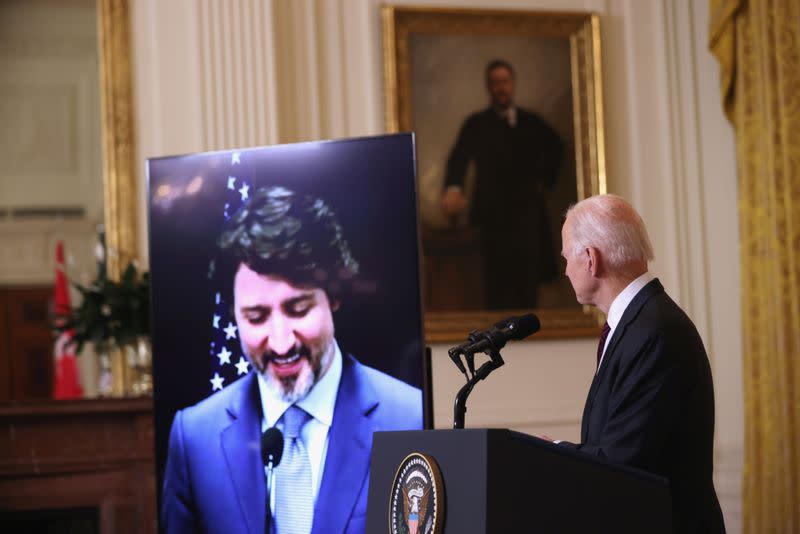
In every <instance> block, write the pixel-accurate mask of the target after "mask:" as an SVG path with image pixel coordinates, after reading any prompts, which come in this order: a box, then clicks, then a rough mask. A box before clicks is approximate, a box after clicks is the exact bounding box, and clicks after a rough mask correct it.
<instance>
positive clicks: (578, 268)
mask: <svg viewBox="0 0 800 534" xmlns="http://www.w3.org/2000/svg"><path fill="white" fill-rule="evenodd" d="M561 244H562V246H561V256H562V257H563V258H564V259H565V260H566V264H567V265H566V267H565V269H564V274H565V275H567V278H569V281H570V283H571V284H572V289H574V290H575V298H576V299H577V301H578V302H579V303H580V304H592V295H593V294H594V287H595V281H594V280H593V279H592V276H591V272H590V271H589V255H588V252H587V251H585V250H584V251H581V253H580V254H577V255H576V254H575V249H574V241H573V239H572V224H571V221H570V219H569V217H567V220H566V221H564V226H563V227H561Z"/></svg>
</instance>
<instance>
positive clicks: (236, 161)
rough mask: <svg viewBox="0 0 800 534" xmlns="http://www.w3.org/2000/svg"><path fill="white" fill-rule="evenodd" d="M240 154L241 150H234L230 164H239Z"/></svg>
mask: <svg viewBox="0 0 800 534" xmlns="http://www.w3.org/2000/svg"><path fill="white" fill-rule="evenodd" d="M241 155H242V153H241V152H234V153H233V154H231V165H239V164H240V163H241V160H240V159H239V156H241Z"/></svg>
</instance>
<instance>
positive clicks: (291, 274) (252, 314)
mask: <svg viewBox="0 0 800 534" xmlns="http://www.w3.org/2000/svg"><path fill="white" fill-rule="evenodd" d="M218 245H219V248H220V255H219V258H218V260H217V261H215V264H214V269H215V271H216V272H215V275H216V276H218V277H220V279H221V280H223V283H227V284H228V287H227V288H226V289H224V293H226V294H229V295H232V302H233V314H234V316H235V318H236V326H237V331H238V336H239V340H240V343H241V347H242V351H243V352H244V354H245V355H246V356H247V358H248V360H249V362H250V364H251V365H252V367H253V368H254V369H255V372H251V373H249V374H248V375H246V376H245V377H244V378H242V379H240V380H238V381H237V382H235V383H234V384H232V385H230V386H228V387H227V388H225V389H224V390H222V391H221V392H220V393H218V394H215V395H213V396H211V397H209V398H207V399H205V400H203V401H202V402H200V403H198V404H197V405H195V406H193V407H190V408H187V409H185V410H181V411H179V412H178V413H177V414H176V416H175V419H174V421H173V424H172V429H171V432H170V438H169V453H168V458H167V467H166V472H165V476H164V497H163V502H162V520H163V526H164V527H165V530H166V531H167V532H199V531H202V532H225V533H237V532H242V533H244V532H264V529H265V521H266V520H267V515H266V514H267V507H269V510H270V517H271V518H272V519H271V520H272V524H273V532H276V533H277V534H283V533H292V534H294V533H298V534H300V533H303V534H307V533H309V532H314V533H323V532H347V533H362V532H364V529H365V522H366V511H367V509H366V505H367V489H368V488H367V481H368V471H369V456H370V450H371V444H372V432H374V431H377V430H401V429H403V430H405V429H418V428H421V426H422V398H421V392H420V391H419V389H417V388H414V387H412V386H410V385H408V384H405V383H404V382H401V381H399V380H397V379H395V378H392V377H390V376H388V375H386V374H384V373H381V372H379V371H377V370H375V369H372V368H370V367H367V366H365V365H363V364H361V363H359V362H358V361H357V360H356V359H355V358H354V357H353V356H351V355H349V354H343V353H342V351H341V350H340V348H339V345H338V343H337V342H336V338H335V336H334V333H335V327H334V321H333V313H334V312H335V311H336V310H337V309H338V308H339V306H340V303H341V300H340V299H341V297H342V294H343V287H345V285H346V282H347V281H348V280H349V279H351V278H352V277H353V276H355V275H356V274H357V271H358V264H357V263H356V261H355V259H354V258H353V257H352V255H351V253H350V249H349V246H348V244H347V242H346V240H345V239H344V236H343V234H342V228H341V226H340V225H339V223H338V222H337V220H336V218H335V216H334V214H333V212H332V211H331V209H330V208H329V207H328V206H327V205H326V204H325V203H324V202H323V201H322V200H320V199H316V198H311V197H306V196H303V195H299V194H296V193H294V192H292V191H290V190H288V189H286V188H283V187H274V186H273V187H265V188H261V189H259V190H257V191H256V192H255V193H254V194H253V195H252V196H251V198H250V199H249V200H248V201H247V202H246V203H245V204H244V205H243V206H242V208H241V209H240V210H239V211H238V212H237V213H236V214H235V215H234V216H233V217H232V218H231V219H230V220H229V221H228V223H227V224H226V227H225V229H224V231H223V233H222V235H221V236H220V238H219V241H218ZM273 426H275V427H277V428H278V429H280V430H281V431H282V432H283V436H284V451H283V458H282V460H281V462H280V464H279V465H278V467H277V468H276V470H275V475H274V483H273V486H272V493H271V495H270V496H269V501H268V500H267V494H266V478H265V468H264V465H263V463H262V460H261V450H260V448H261V445H260V438H261V433H262V432H263V431H264V430H266V429H267V428H269V427H273Z"/></svg>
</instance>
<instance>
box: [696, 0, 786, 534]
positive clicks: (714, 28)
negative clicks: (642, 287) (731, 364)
mask: <svg viewBox="0 0 800 534" xmlns="http://www.w3.org/2000/svg"><path fill="white" fill-rule="evenodd" d="M710 15H711V16H710V33H709V35H710V38H709V47H710V49H711V51H712V52H713V53H714V55H715V56H716V57H717V59H718V60H719V63H720V66H721V88H720V89H721V96H722V101H723V105H724V108H725V113H726V114H727V116H728V119H729V120H730V121H731V122H732V123H733V125H734V128H735V130H736V152H737V166H738V186H739V228H740V232H741V237H740V239H741V241H740V256H741V264H742V280H741V285H742V315H743V319H742V332H743V349H744V362H743V364H744V367H743V369H744V401H745V464H744V480H743V500H744V502H743V504H744V518H743V523H744V532H745V533H749V534H762V533H791V532H794V533H800V1H798V0H710Z"/></svg>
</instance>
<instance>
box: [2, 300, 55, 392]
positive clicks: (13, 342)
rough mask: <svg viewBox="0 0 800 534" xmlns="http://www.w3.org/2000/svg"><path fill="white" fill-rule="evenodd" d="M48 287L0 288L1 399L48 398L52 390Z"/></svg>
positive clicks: (51, 332) (51, 339)
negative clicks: (2, 376)
mask: <svg viewBox="0 0 800 534" xmlns="http://www.w3.org/2000/svg"><path fill="white" fill-rule="evenodd" d="M52 298H53V288H52V287H6V288H0V307H1V308H2V309H3V311H2V312H0V315H1V316H0V319H1V320H2V323H3V327H2V331H1V332H0V345H2V348H0V370H5V371H7V372H6V373H4V376H5V377H7V378H6V380H4V381H3V382H4V384H3V385H2V386H0V395H3V394H4V395H3V396H2V397H0V398H2V399H4V400H11V401H14V400H29V399H49V398H50V397H51V396H52V390H53V341H54V339H53V331H52V328H51V326H50V325H51V311H50V310H51V305H52Z"/></svg>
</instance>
